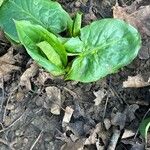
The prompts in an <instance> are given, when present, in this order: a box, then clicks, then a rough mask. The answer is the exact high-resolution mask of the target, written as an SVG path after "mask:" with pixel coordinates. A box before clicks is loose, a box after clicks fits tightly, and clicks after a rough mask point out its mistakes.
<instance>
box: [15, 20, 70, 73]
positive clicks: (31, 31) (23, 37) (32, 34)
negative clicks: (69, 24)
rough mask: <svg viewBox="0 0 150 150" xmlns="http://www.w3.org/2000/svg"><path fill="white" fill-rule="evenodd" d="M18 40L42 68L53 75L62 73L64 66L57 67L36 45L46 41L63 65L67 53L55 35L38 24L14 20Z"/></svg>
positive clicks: (65, 61)
mask: <svg viewBox="0 0 150 150" xmlns="http://www.w3.org/2000/svg"><path fill="white" fill-rule="evenodd" d="M15 24H16V28H17V32H18V36H19V40H20V41H21V43H22V44H23V45H24V46H25V48H26V50H27V52H28V54H29V55H30V56H31V57H32V58H33V59H34V60H35V61H36V62H37V63H38V64H39V65H41V66H42V67H43V68H45V69H46V70H48V71H49V72H51V73H52V74H53V75H61V74H64V67H59V66H57V65H56V64H54V63H53V62H52V61H50V60H48V59H47V58H46V56H45V55H44V53H43V51H41V50H40V48H39V47H38V46H37V44H38V43H40V42H42V41H46V42H48V43H49V44H50V45H51V46H52V47H53V49H54V50H55V51H56V52H57V53H58V54H59V56H60V59H61V61H62V62H63V65H66V63H67V54H66V52H65V49H64V47H63V46H62V45H61V43H59V40H58V39H57V37H56V36H55V35H53V34H52V33H50V32H48V31H47V30H46V29H44V28H43V27H42V26H40V25H33V24H31V23H30V22H29V21H15Z"/></svg>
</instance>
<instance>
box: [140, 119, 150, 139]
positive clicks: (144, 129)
mask: <svg viewBox="0 0 150 150" xmlns="http://www.w3.org/2000/svg"><path fill="white" fill-rule="evenodd" d="M149 128H150V118H147V119H144V120H143V121H142V122H141V124H140V127H139V130H140V133H141V135H142V136H143V137H144V138H145V140H146V141H147V133H148V130H149Z"/></svg>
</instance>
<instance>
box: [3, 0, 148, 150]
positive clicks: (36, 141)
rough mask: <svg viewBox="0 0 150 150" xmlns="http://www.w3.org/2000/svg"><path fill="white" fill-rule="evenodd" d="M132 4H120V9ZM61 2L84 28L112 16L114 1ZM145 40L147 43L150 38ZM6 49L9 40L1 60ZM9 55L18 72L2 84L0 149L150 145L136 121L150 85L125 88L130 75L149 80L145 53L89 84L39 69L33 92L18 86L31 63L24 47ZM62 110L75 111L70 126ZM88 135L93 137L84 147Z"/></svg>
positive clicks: (134, 149)
mask: <svg viewBox="0 0 150 150" xmlns="http://www.w3.org/2000/svg"><path fill="white" fill-rule="evenodd" d="M133 2H134V0H127V1H125V0H120V1H119V5H121V6H124V5H131V4H132V3H133ZM59 3H60V4H62V6H63V7H64V8H65V10H67V11H68V12H69V13H70V14H71V15H72V16H73V15H74V14H75V12H77V11H81V12H82V13H83V26H84V25H86V24H89V23H90V22H91V21H93V20H97V19H102V18H108V17H112V7H113V6H114V5H115V4H116V0H78V1H73V0H59ZM139 5H140V6H145V5H150V1H149V0H145V1H144V0H143V1H141V2H140V4H139ZM149 23H150V22H149ZM146 40H147V41H150V37H147V39H146ZM10 47H12V46H11V44H10V43H9V42H6V40H4V39H3V38H1V39H0V55H1V56H3V55H4V54H6V53H7V52H8V51H10ZM149 49H150V47H149ZM12 51H13V55H14V57H15V59H16V60H17V63H16V64H15V65H17V66H19V67H20V70H16V71H13V72H12V73H11V74H10V75H9V77H7V78H6V79H5V78H2V79H1V82H0V150H9V149H10V150H69V149H72V150H82V149H83V150H96V149H97V150H103V149H108V150H115V149H116V150H130V149H131V150H144V149H146V148H148V147H149V146H150V138H148V142H147V143H145V141H144V138H143V137H142V136H141V135H140V133H139V124H140V122H141V121H142V119H143V118H144V117H149V116H150V111H149V110H150V86H149V85H148V86H144V87H138V88H123V82H124V81H126V80H127V78H128V76H136V75H138V74H140V75H141V76H142V77H143V79H144V80H145V81H148V78H149V77H150V57H148V54H147V55H146V56H147V57H146V58H145V59H141V57H140V56H139V57H137V58H136V59H135V60H134V61H133V62H132V63H131V64H130V65H128V66H126V67H124V68H122V69H121V70H119V72H118V73H115V74H112V75H109V76H107V77H106V78H103V79H101V80H99V81H97V82H94V83H88V84H83V83H79V82H75V81H64V80H63V79H62V78H60V77H57V78H54V77H51V76H50V75H48V74H47V73H46V72H45V71H44V70H43V69H42V68H38V70H37V72H36V74H35V75H33V76H32V78H30V79H29V82H30V83H29V84H31V85H30V86H31V89H30V88H29V89H27V87H23V86H20V84H19V83H20V77H21V76H22V74H23V72H25V71H26V70H27V69H28V68H30V66H31V65H32V64H33V61H32V60H31V58H30V57H29V56H28V54H27V53H26V51H25V50H24V49H23V48H22V47H18V46H17V47H16V46H14V45H13V50H12ZM149 56H150V51H149ZM47 87H52V88H54V87H55V88H56V89H57V91H60V95H61V103H60V105H61V106H59V107H60V113H59V115H55V114H53V113H52V111H51V108H52V107H53V106H54V105H53V104H55V101H53V100H52V99H50V98H49V97H48V96H47V91H46V89H47ZM55 94H56V95H59V93H55ZM97 95H98V96H97ZM56 97H57V96H56ZM99 97H102V98H101V99H100V103H99V104H98V105H95V101H94V100H95V99H96V98H99ZM66 107H70V108H71V109H73V114H72V116H71V119H70V120H69V122H68V123H64V122H63V118H64V114H65V113H66V110H65V109H66ZM91 136H93V139H90V140H89V143H88V144H85V140H87V139H88V138H89V137H91ZM125 136H128V137H125ZM149 137H150V136H149ZM113 142H116V145H113V144H114V143H113ZM114 146H115V147H114Z"/></svg>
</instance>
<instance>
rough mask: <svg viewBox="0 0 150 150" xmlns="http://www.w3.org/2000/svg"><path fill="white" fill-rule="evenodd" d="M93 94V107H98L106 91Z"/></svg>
mask: <svg viewBox="0 0 150 150" xmlns="http://www.w3.org/2000/svg"><path fill="white" fill-rule="evenodd" d="M93 94H94V95H95V96H96V98H95V99H94V102H95V106H98V105H99V104H100V103H101V101H102V100H103V98H104V97H105V95H106V91H105V90H104V89H102V90H99V91H97V92H93Z"/></svg>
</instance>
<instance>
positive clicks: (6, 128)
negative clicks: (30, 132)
mask: <svg viewBox="0 0 150 150" xmlns="http://www.w3.org/2000/svg"><path fill="white" fill-rule="evenodd" d="M24 114H25V113H23V114H22V115H21V116H20V117H19V118H18V119H16V120H15V121H14V122H12V124H10V125H9V126H7V127H5V128H3V129H2V130H0V133H1V132H4V131H6V130H8V129H9V128H11V127H12V126H13V125H14V124H16V122H18V121H19V120H20V119H21V118H22V117H23V116H24Z"/></svg>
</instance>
